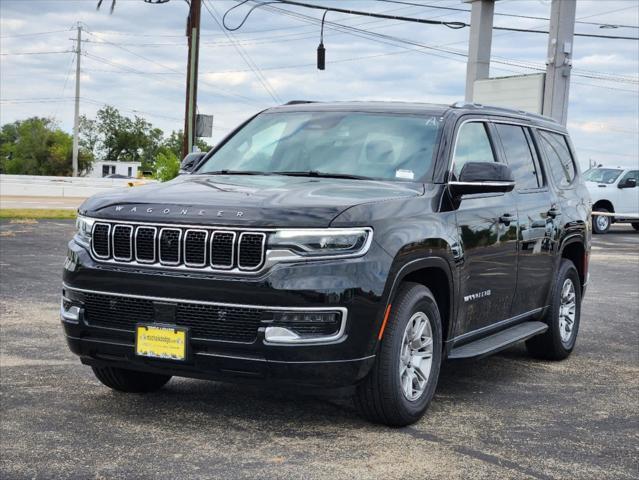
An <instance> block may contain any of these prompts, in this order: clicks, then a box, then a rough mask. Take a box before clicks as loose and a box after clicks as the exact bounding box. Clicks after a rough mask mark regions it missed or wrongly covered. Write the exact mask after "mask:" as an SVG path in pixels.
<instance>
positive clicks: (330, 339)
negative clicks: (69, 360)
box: [62, 282, 348, 346]
mask: <svg viewBox="0 0 639 480" xmlns="http://www.w3.org/2000/svg"><path fill="white" fill-rule="evenodd" d="M62 287H63V288H64V289H68V290H72V291H75V292H80V293H94V294H98V295H109V296H112V297H126V298H138V299H143V300H149V301H156V302H169V303H192V304H196V305H210V306H215V307H222V308H246V309H253V310H269V311H271V310H275V311H281V312H339V313H340V314H341V325H340V329H339V331H338V332H337V333H336V334H334V335H331V336H326V337H316V338H304V339H300V340H298V341H297V342H287V343H283V342H282V343H279V342H267V341H264V344H265V345H299V346H304V345H309V346H310V345H327V344H331V343H335V342H337V341H340V340H341V339H342V337H343V336H344V334H345V333H346V323H347V320H348V308H346V307H281V306H269V305H251V304H243V303H225V302H209V301H206V300H189V299H186V298H170V297H154V296H148V295H136V294H132V293H116V292H105V291H101V290H89V289H85V288H76V287H71V286H69V285H68V284H66V283H64V282H63V283H62ZM206 340H208V339H206ZM211 341H216V342H217V341H223V340H211Z"/></svg>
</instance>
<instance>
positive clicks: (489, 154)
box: [453, 122, 495, 178]
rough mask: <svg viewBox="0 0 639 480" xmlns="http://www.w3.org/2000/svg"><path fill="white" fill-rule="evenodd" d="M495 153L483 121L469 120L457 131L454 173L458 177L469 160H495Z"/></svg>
mask: <svg viewBox="0 0 639 480" xmlns="http://www.w3.org/2000/svg"><path fill="white" fill-rule="evenodd" d="M494 161H495V155H494V154H493V148H492V146H491V145H490V139H489V138H488V133H487V132H486V125H485V124H484V123H483V122H469V123H465V124H463V125H462V126H461V128H460V129H459V131H458V132H457V144H456V145H455V157H454V159H453V162H454V163H453V173H454V174H455V177H456V178H459V174H460V172H461V171H462V168H463V166H464V165H465V164H466V163H467V162H494Z"/></svg>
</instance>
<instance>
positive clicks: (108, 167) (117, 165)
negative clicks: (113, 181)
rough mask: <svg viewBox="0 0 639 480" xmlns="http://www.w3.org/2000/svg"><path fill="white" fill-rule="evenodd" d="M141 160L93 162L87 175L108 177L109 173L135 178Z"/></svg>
mask: <svg viewBox="0 0 639 480" xmlns="http://www.w3.org/2000/svg"><path fill="white" fill-rule="evenodd" d="M141 166H142V163H141V162H94V163H93V167H92V169H91V171H90V172H89V173H87V177H94V178H96V177H97V178H99V177H108V176H109V175H122V176H124V177H130V178H137V176H138V170H139V169H140V167H141Z"/></svg>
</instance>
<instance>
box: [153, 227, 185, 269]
mask: <svg viewBox="0 0 639 480" xmlns="http://www.w3.org/2000/svg"><path fill="white" fill-rule="evenodd" d="M159 243H160V245H159V248H158V258H159V259H160V263H161V264H162V265H179V264H180V252H181V251H182V248H181V243H182V230H180V229H179V228H163V229H161V230H160V239H159Z"/></svg>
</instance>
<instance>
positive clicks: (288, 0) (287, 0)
mask: <svg viewBox="0 0 639 480" xmlns="http://www.w3.org/2000/svg"><path fill="white" fill-rule="evenodd" d="M248 2H251V3H252V4H253V6H252V7H251V8H250V9H249V11H248V12H247V13H246V15H245V16H244V18H243V19H242V20H241V21H240V23H238V24H237V25H236V26H235V27H229V26H228V25H227V24H226V16H227V15H228V14H229V13H230V12H232V11H233V10H235V9H236V8H238V7H240V6H242V5H244V4H246V3H248ZM274 3H281V4H284V5H291V6H296V7H303V8H308V9H311V10H322V11H324V12H337V13H344V14H348V15H359V16H364V17H374V18H383V19H388V20H401V21H404V22H413V23H422V24H428V25H440V26H445V27H448V28H452V29H461V28H465V27H470V24H469V23H466V22H458V21H454V22H446V21H442V20H431V19H427V18H414V17H404V16H399V15H388V14H384V13H376V12H368V11H364V10H352V9H346V8H336V7H327V6H324V5H317V4H312V3H304V2H298V1H296V0H268V1H264V2H259V1H257V0H242V1H240V3H238V4H237V5H234V6H233V7H231V8H229V9H228V10H227V11H226V12H225V13H224V16H223V17H222V23H223V24H224V27H226V29H227V30H229V31H235V30H239V29H240V28H242V26H243V25H244V24H245V23H246V21H247V19H248V17H249V16H250V15H251V13H252V12H253V11H254V10H255V9H257V8H260V7H262V6H268V5H271V4H274ZM493 30H504V31H509V32H522V33H542V34H548V31H546V30H533V29H526V28H515V27H493ZM574 36H578V37H591V38H600V39H614V40H639V37H626V36H612V35H600V34H590V33H575V34H574Z"/></svg>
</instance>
